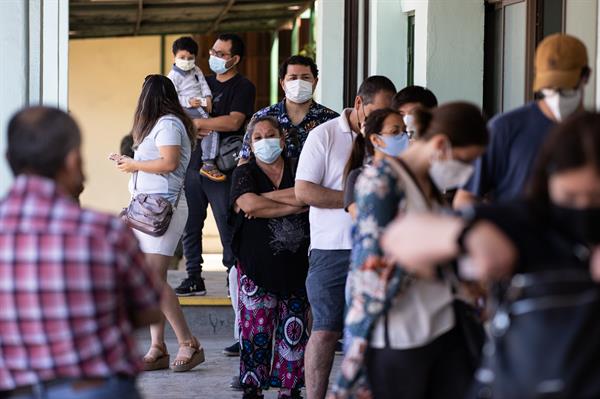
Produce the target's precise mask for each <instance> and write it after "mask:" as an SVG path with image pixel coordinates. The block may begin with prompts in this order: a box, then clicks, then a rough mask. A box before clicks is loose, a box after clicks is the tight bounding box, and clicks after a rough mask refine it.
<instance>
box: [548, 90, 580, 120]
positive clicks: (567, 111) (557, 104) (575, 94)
mask: <svg viewBox="0 0 600 399" xmlns="http://www.w3.org/2000/svg"><path fill="white" fill-rule="evenodd" d="M542 93H543V94H544V101H545V102H546V104H547V105H548V108H550V111H551V112H552V115H554V117H555V118H556V120H557V121H559V122H560V121H562V120H564V119H566V118H567V117H569V116H570V115H572V114H573V113H574V112H575V111H577V108H579V106H580V105H581V99H582V97H583V91H582V90H581V89H574V90H561V91H560V92H559V91H557V90H553V89H543V90H542Z"/></svg>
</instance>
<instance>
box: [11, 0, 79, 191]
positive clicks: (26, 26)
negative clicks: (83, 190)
mask: <svg viewBox="0 0 600 399" xmlns="http://www.w3.org/2000/svg"><path fill="white" fill-rule="evenodd" d="M68 30H69V3H68V0H45V1H42V0H28V1H25V0H2V1H0V154H2V156H0V196H2V195H4V193H5V192H6V190H7V189H8V187H9V186H10V183H11V180H12V176H11V173H10V171H9V169H8V165H7V164H6V162H5V158H4V153H5V152H6V127H7V123H8V121H9V119H10V117H11V116H12V115H13V113H14V112H16V111H17V110H18V109H20V108H22V107H23V106H26V105H35V104H47V105H53V106H58V107H61V108H63V109H65V110H66V109H67V90H68V84H67V79H68V39H69V31H68Z"/></svg>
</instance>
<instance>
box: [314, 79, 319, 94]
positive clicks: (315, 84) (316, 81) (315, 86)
mask: <svg viewBox="0 0 600 399" xmlns="http://www.w3.org/2000/svg"><path fill="white" fill-rule="evenodd" d="M318 82H319V78H315V82H314V83H313V91H315V90H316V89H317V83H318Z"/></svg>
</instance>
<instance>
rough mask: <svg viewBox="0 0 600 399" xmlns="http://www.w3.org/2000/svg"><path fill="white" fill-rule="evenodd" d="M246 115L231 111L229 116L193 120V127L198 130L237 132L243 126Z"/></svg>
mask: <svg viewBox="0 0 600 399" xmlns="http://www.w3.org/2000/svg"><path fill="white" fill-rule="evenodd" d="M245 120H246V115H244V114H242V113H241V112H236V111H233V112H231V113H229V115H223V116H214V117H211V118H207V119H194V125H196V127H197V128H198V129H199V130H200V129H201V130H210V131H212V130H216V131H217V132H237V131H238V130H240V129H241V128H242V126H243V125H244V121H245Z"/></svg>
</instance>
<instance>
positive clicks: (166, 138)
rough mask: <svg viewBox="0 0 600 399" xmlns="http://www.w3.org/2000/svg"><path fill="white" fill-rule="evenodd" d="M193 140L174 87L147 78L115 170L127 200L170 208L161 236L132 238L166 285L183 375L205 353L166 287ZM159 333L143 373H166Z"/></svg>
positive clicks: (183, 214)
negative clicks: (124, 182) (154, 199)
mask: <svg viewBox="0 0 600 399" xmlns="http://www.w3.org/2000/svg"><path fill="white" fill-rule="evenodd" d="M195 136H196V129H195V128H194V125H193V124H192V121H191V120H190V119H189V118H188V117H187V116H186V114H185V113H184V111H183V109H182V108H181V105H180V104H179V100H178V98H177V92H176V91H175V87H174V86H173V83H172V82H171V81H170V80H169V79H168V78H166V77H165V76H162V75H149V76H148V77H146V80H145V81H144V86H143V87H142V93H141V95H140V98H139V100H138V105H137V109H136V112H135V118H134V122H133V140H134V150H135V156H134V158H133V159H132V158H129V157H127V156H121V157H120V158H119V160H118V168H119V169H120V170H121V171H123V172H127V173H133V175H132V177H131V180H130V182H129V191H130V192H131V195H132V196H135V195H137V194H140V193H145V194H158V195H161V196H162V197H164V198H165V199H166V200H168V201H169V202H171V204H172V205H173V217H172V219H171V222H170V224H169V228H168V230H167V231H166V233H165V234H163V235H162V236H159V237H153V236H150V235H148V234H146V233H142V232H141V231H138V230H134V233H135V235H136V236H137V238H138V240H139V242H140V246H141V248H142V251H143V252H144V253H145V254H146V261H147V263H148V266H149V267H151V268H152V269H153V270H155V271H156V272H157V273H158V275H159V276H160V278H161V279H162V280H163V281H164V282H165V284H164V292H163V299H162V305H161V307H162V311H163V314H164V316H165V317H166V318H167V320H168V321H169V323H170V324H171V326H172V327H173V330H174V331H175V335H176V336H177V341H178V342H179V351H178V352H177V357H176V358H175V361H174V362H173V363H172V365H171V367H172V369H173V370H174V371H187V370H190V369H192V368H194V367H195V366H197V365H198V364H200V363H202V362H203V361H204V350H203V349H202V347H201V346H200V344H199V342H198V340H197V339H196V338H195V337H194V336H193V335H192V333H191V331H190V328H189V327H188V325H187V323H186V321H185V318H184V316H183V312H182V311H181V307H180V306H179V301H178V300H177V297H176V296H175V293H174V292H173V289H172V288H171V287H170V286H169V285H168V284H167V283H166V281H167V268H168V265H169V263H170V260H171V257H172V256H173V254H174V252H175V248H176V247H177V244H178V242H179V240H180V238H181V236H182V234H183V230H184V227H185V224H186V222H187V217H188V208H187V203H186V200H185V193H184V192H183V190H184V188H183V181H184V176H185V171H186V169H187V167H188V163H189V161H190V154H191V151H192V145H193V143H195V141H196V140H195ZM164 330H165V321H164V319H163V320H162V321H161V322H160V323H158V324H155V325H152V326H151V327H150V333H151V336H152V346H151V347H150V350H149V351H148V353H147V354H146V355H145V356H144V370H158V369H164V368H168V367H169V354H168V352H167V347H166V345H165V343H164Z"/></svg>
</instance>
